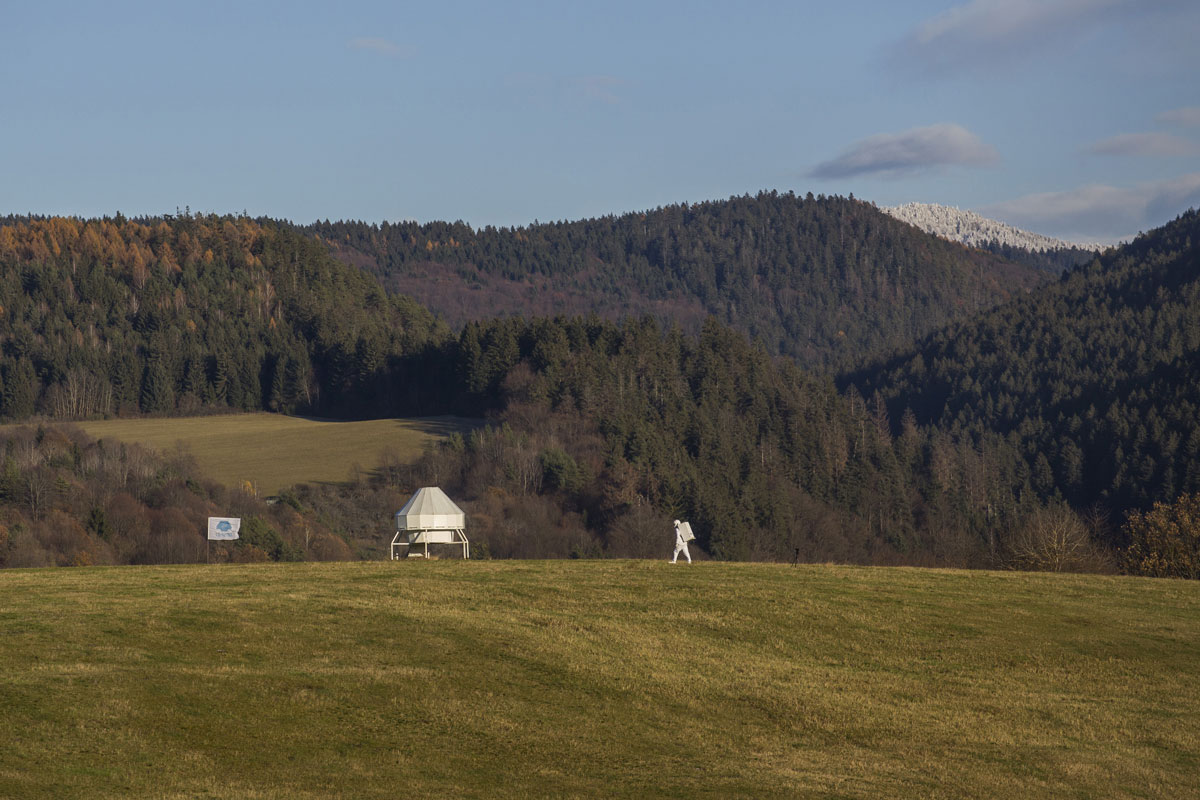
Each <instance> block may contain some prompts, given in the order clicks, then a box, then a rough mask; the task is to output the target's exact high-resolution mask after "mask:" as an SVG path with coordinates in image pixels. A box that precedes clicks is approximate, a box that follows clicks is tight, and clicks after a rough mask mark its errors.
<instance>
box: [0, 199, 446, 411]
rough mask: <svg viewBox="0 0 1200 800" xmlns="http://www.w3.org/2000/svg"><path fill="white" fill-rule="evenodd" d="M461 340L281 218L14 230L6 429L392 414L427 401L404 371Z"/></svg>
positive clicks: (9, 224)
mask: <svg viewBox="0 0 1200 800" xmlns="http://www.w3.org/2000/svg"><path fill="white" fill-rule="evenodd" d="M446 333H447V332H446V331H445V329H444V328H443V327H442V326H441V325H440V324H439V323H437V322H435V320H434V319H433V318H432V316H431V315H430V314H429V313H428V312H427V311H425V309H423V308H421V307H420V306H418V305H417V304H415V303H413V302H412V301H410V300H408V299H406V298H403V297H394V296H388V295H387V294H385V293H384V291H383V290H382V289H381V288H380V287H379V286H378V284H377V282H376V281H375V280H374V279H372V278H371V277H370V276H367V275H364V274H363V273H362V272H361V271H359V270H356V269H353V268H350V267H347V266H345V265H344V264H341V263H340V262H338V261H336V260H334V259H333V258H331V257H330V256H329V254H328V252H327V250H326V248H325V247H323V246H322V245H320V244H319V243H317V242H314V241H313V240H312V239H311V237H306V236H303V235H301V234H299V233H297V232H295V231H294V230H292V229H291V228H290V227H289V226H280V225H277V224H275V223H272V222H270V221H253V220H250V219H247V218H244V217H239V218H234V217H214V216H192V215H180V216H178V217H175V218H171V219H153V220H141V221H138V220H128V219H124V218H121V217H118V218H115V219H103V220H88V221H82V220H77V219H64V218H50V219H14V218H10V219H7V220H3V221H0V419H8V420H21V419H24V418H26V417H28V416H30V415H31V414H34V413H39V414H44V415H48V416H51V417H60V418H68V419H70V418H81V417H87V416H93V415H104V414H114V413H115V414H130V413H139V412H141V413H157V414H172V413H187V412H194V411H197V410H199V409H201V408H203V407H218V408H225V407H228V408H234V409H264V410H273V411H305V412H310V413H319V414H327V415H337V416H348V415H357V416H370V415H385V414H392V413H395V411H396V409H397V408H412V409H417V407H419V405H420V402H421V401H420V398H419V397H418V396H417V394H416V392H415V386H413V385H412V384H411V382H406V381H404V380H403V376H402V375H399V374H396V373H395V370H394V369H393V368H392V367H393V365H390V364H389V359H392V360H394V359H395V358H396V357H397V356H400V355H402V354H403V355H412V354H416V353H420V352H422V351H423V350H424V349H426V348H428V347H429V346H430V345H431V344H433V343H436V342H438V341H440V340H441V339H442V338H443V337H444V336H445V335H446ZM389 371H390V373H391V375H392V377H393V378H395V380H385V379H384V377H383V376H384V374H385V373H389ZM418 410H419V409H418Z"/></svg>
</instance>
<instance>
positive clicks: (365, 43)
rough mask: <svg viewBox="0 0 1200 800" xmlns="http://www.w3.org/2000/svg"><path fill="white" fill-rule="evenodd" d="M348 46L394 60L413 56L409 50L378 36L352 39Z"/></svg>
mask: <svg viewBox="0 0 1200 800" xmlns="http://www.w3.org/2000/svg"><path fill="white" fill-rule="evenodd" d="M348 44H349V45H350V47H351V49H354V50H370V51H373V52H376V53H382V54H383V55H385V56H392V57H393V58H407V57H408V56H410V55H412V53H411V52H410V51H409V50H408V49H407V48H404V47H401V46H400V45H398V44H396V43H395V42H392V41H389V40H387V39H380V38H379V37H377V36H360V37H359V38H357V39H351V40H350V41H349V42H348Z"/></svg>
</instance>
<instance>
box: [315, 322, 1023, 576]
mask: <svg viewBox="0 0 1200 800" xmlns="http://www.w3.org/2000/svg"><path fill="white" fill-rule="evenodd" d="M447 359H448V360H449V361H450V362H451V363H452V364H453V365H454V369H453V371H452V374H453V375H454V376H457V379H458V381H459V383H458V385H457V387H456V390H455V395H456V397H457V398H458V399H459V402H465V403H466V406H463V407H459V408H457V409H456V410H457V411H459V412H460V413H481V412H484V411H487V412H488V413H490V415H491V418H492V421H493V423H494V424H493V425H491V426H489V427H487V428H484V429H481V430H478V431H476V432H475V433H473V434H471V435H470V436H468V437H467V438H465V439H461V438H456V439H452V441H451V444H450V445H448V446H446V447H444V448H443V449H442V450H440V451H438V452H435V453H431V454H430V455H429V456H427V457H426V458H425V459H424V460H423V461H422V462H420V463H419V464H418V465H417V466H415V467H412V468H409V467H403V466H399V465H395V466H392V467H385V468H384V469H381V470H380V471H379V472H378V473H376V475H375V476H374V477H373V478H372V479H370V480H364V482H363V483H362V484H361V485H359V486H357V487H355V488H354V489H353V490H352V492H351V495H350V496H347V495H346V494H344V493H341V492H338V491H335V490H332V489H330V488H328V487H308V488H305V489H303V490H301V491H300V493H299V495H298V502H299V503H300V505H301V506H302V507H304V508H310V507H312V508H316V509H319V513H318V516H319V518H320V519H322V520H325V521H326V522H327V524H329V525H330V526H331V527H333V528H335V529H337V528H336V525H337V522H333V521H338V522H340V523H341V524H343V525H345V526H346V527H345V528H343V529H342V532H343V533H344V534H345V535H346V536H348V537H349V538H351V539H353V538H355V537H357V536H358V535H359V533H358V531H359V530H365V529H367V528H368V527H369V526H370V525H371V524H372V519H374V520H375V524H378V522H377V520H378V518H379V517H380V515H384V516H386V515H387V514H388V513H390V512H389V510H388V505H387V504H388V503H389V502H394V500H392V499H391V495H389V494H388V491H389V490H391V491H393V492H394V491H396V490H398V489H400V488H402V487H411V486H418V485H425V484H429V483H434V484H438V485H441V486H443V487H445V488H446V489H447V491H449V492H451V494H452V495H453V496H455V497H456V498H459V499H462V500H463V501H464V502H466V503H468V504H469V505H468V507H469V508H470V510H471V520H472V526H473V534H472V535H473V537H474V541H477V542H478V543H479V544H480V545H481V546H482V547H485V548H486V550H481V552H488V553H490V554H491V555H494V556H505V557H507V556H522V557H550V556H557V557H564V556H569V555H599V554H610V555H626V556H641V557H661V556H662V555H663V552H664V551H663V548H664V546H665V545H664V541H665V539H664V532H665V531H666V532H669V530H670V520H671V518H672V517H673V516H675V517H684V518H688V519H691V520H692V521H693V523H694V524H695V526H696V530H697V533H698V534H699V537H700V544H701V546H702V547H703V548H705V549H706V550H708V551H709V552H710V553H711V554H712V555H713V556H716V557H718V558H727V559H744V558H760V559H761V558H766V559H782V560H790V559H793V558H797V557H798V558H800V559H803V560H814V559H815V560H837V561H850V562H856V563H926V564H954V565H960V566H962V565H984V564H998V563H1004V559H1005V558H1006V553H1007V550H1006V541H1007V538H1008V537H1009V535H1010V534H1011V533H1013V532H1014V531H1016V530H1017V529H1018V528H1020V527H1021V526H1022V525H1023V524H1024V521H1025V519H1026V518H1027V516H1028V515H1029V514H1030V513H1031V512H1035V511H1036V510H1037V509H1036V508H1035V507H1034V506H1032V505H1030V503H1029V502H1028V499H1029V494H1030V493H1029V492H1028V491H1027V484H1028V470H1027V469H1026V468H1025V465H1024V463H1023V462H1022V460H1021V459H1020V457H1019V456H1018V455H1017V454H1015V453H1014V452H1011V451H1010V450H1008V448H1007V447H1006V446H1005V444H1004V443H1003V442H1002V441H999V440H996V441H985V442H982V443H980V444H978V445H973V444H972V445H960V444H958V443H956V442H954V441H953V440H952V439H951V438H950V437H948V436H945V435H943V434H941V433H938V432H936V431H928V430H926V431H921V430H918V429H917V428H916V427H915V426H913V425H911V424H908V425H905V426H903V430H902V431H901V433H900V434H899V435H898V436H893V435H892V433H891V431H890V428H889V421H888V418H887V415H886V413H885V411H884V410H883V408H882V406H881V404H875V403H865V402H863V401H862V400H861V399H860V398H858V397H855V396H853V395H852V396H850V397H843V396H841V395H839V394H838V393H837V392H836V390H835V388H834V386H833V384H832V382H831V381H830V380H829V379H827V378H823V377H818V376H816V375H814V374H813V373H810V372H806V371H804V370H802V369H799V368H797V367H795V366H793V365H790V364H788V363H787V362H786V361H781V360H777V359H773V358H772V357H771V356H769V355H768V354H767V353H766V351H765V350H764V349H762V348H761V347H756V346H753V345H751V344H750V343H749V342H748V341H747V340H746V338H745V336H744V335H743V334H740V333H738V332H735V331H733V330H731V329H729V328H727V327H725V326H722V325H720V324H719V323H717V322H716V321H714V320H710V321H709V322H707V323H706V324H705V325H704V328H703V330H702V332H701V334H700V335H699V336H698V337H693V336H690V335H686V334H683V333H681V332H680V331H679V330H678V329H668V330H664V329H662V328H661V327H660V326H659V325H658V324H657V323H656V322H655V321H653V320H652V319H649V318H646V319H642V320H628V321H626V322H624V323H621V324H619V325H618V324H615V323H611V322H605V321H602V320H600V319H598V318H592V319H590V320H583V319H578V318H574V319H566V318H558V319H553V320H545V319H543V320H537V321H533V322H524V321H522V320H520V319H506V320H494V321H490V322H487V323H482V324H479V323H471V324H468V325H467V326H466V328H465V329H464V331H463V333H462V335H461V337H460V339H459V341H458V343H457V344H456V345H455V347H454V348H453V351H452V352H448V353H447ZM1023 498H1024V499H1023Z"/></svg>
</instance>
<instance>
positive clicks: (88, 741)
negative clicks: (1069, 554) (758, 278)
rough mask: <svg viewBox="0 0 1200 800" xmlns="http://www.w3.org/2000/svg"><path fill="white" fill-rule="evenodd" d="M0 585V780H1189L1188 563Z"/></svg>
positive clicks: (1160, 789)
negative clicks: (1170, 576)
mask: <svg viewBox="0 0 1200 800" xmlns="http://www.w3.org/2000/svg"><path fill="white" fill-rule="evenodd" d="M4 579H5V580H4V582H3V583H2V584H0V634H2V635H3V641H4V642H5V647H4V649H3V651H2V654H0V664H2V672H0V674H3V675H4V678H5V679H4V681H3V682H0V701H2V703H3V706H2V707H3V708H4V709H5V715H6V721H7V723H8V724H7V725H5V726H4V728H3V732H0V796H6V797H9V796H10V797H56V796H64V794H66V795H71V796H79V797H101V796H127V797H175V796H178V797H184V796H189V797H191V796H210V797H230V798H232V797H263V798H267V797H280V798H282V797H329V796H341V797H396V796H405V795H415V796H430V795H434V796H437V795H440V796H465V797H485V796H487V797H493V796H500V797H518V796H520V797H524V796H530V795H532V796H580V797H582V796H592V797H595V796H610V797H611V796H617V797H644V796H662V795H667V796H680V797H682V796H688V797H691V796H711V797H718V796H720V797H729V796H756V797H772V796H773V797H791V796H797V795H801V796H803V795H807V794H811V795H817V796H829V795H833V796H844V797H881V796H888V797H895V796H913V797H917V796H920V797H925V796H947V797H953V796H985V797H1030V796H1038V797H1055V796H1063V797H1065V796H1070V797H1079V796H1085V797H1086V796H1095V797H1114V796H1115V797H1145V796H1156V797H1184V796H1189V795H1195V794H1196V793H1197V792H1200V779H1198V778H1197V775H1198V774H1200V680H1198V678H1200V613H1197V612H1200V585H1198V584H1196V583H1187V582H1178V581H1152V580H1144V579H1131V578H1113V577H1079V576H1049V575H1040V574H1009V573H966V572H953V571H922V570H910V569H868V568H851V567H830V566H813V567H798V568H795V567H785V566H776V565H751V564H723V563H711V562H710V563H704V564H696V565H693V566H691V567H687V566H683V565H677V566H671V565H669V564H667V563H665V562H664V563H657V562H656V563H651V562H637V561H606V562H569V561H566V562H462V561H441V562H432V563H428V562H427V563H420V564H410V563H401V564H392V563H355V564H320V565H317V564H298V565H271V566H244V567H230V566H222V567H161V568H107V569H84V570H58V571H15V572H9V573H6V574H5V575H4Z"/></svg>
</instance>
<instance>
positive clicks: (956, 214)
mask: <svg viewBox="0 0 1200 800" xmlns="http://www.w3.org/2000/svg"><path fill="white" fill-rule="evenodd" d="M880 210H881V211H883V212H884V213H886V214H890V215H891V216H893V217H895V218H896V219H898V220H901V221H902V222H907V223H908V224H910V225H914V226H916V227H918V228H920V229H921V230H923V231H925V232H926V233H932V234H933V235H934V236H941V237H942V238H943V239H949V240H951V241H953V242H962V243H963V244H965V245H968V246H970V247H981V246H983V245H985V244H988V243H990V242H999V243H1000V244H1004V245H1009V246H1010V247H1023V248H1025V249H1026V250H1033V251H1035V252H1042V251H1044V250H1060V249H1063V248H1069V247H1078V248H1081V249H1083V250H1104V249H1105V248H1104V246H1102V245H1098V244H1078V243H1075V242H1064V241H1063V240H1062V239H1055V238H1053V237H1050V236H1042V235H1041V234H1040V233H1030V232H1029V231H1023V230H1021V229H1020V228H1014V227H1013V226H1012V225H1007V224H1005V223H1003V222H998V221H996V220H994V219H988V218H987V217H984V216H980V215H979V214H976V213H975V212H974V211H964V210H962V209H960V208H953V207H951V206H942V205H938V204H936V203H905V204H903V205H899V206H889V207H883V208H881V209H880Z"/></svg>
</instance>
